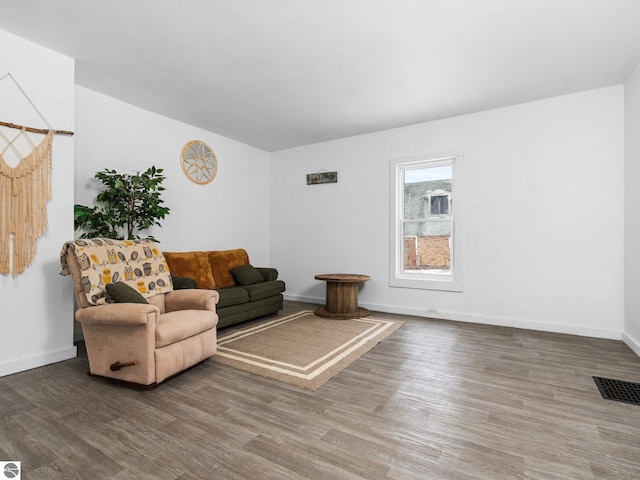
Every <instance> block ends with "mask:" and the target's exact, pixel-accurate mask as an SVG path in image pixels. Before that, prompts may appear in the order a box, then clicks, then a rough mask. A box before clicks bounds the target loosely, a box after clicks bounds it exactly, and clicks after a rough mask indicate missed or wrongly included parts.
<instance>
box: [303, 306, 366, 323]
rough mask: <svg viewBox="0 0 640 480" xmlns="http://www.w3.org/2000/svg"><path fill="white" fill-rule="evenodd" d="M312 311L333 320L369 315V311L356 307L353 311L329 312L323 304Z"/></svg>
mask: <svg viewBox="0 0 640 480" xmlns="http://www.w3.org/2000/svg"><path fill="white" fill-rule="evenodd" d="M314 313H315V314H316V315H317V316H319V317H323V318H333V319H334V320H349V319H351V318H362V317H368V316H369V315H371V312H370V311H369V310H367V309H366V308H362V307H358V309H357V310H356V311H355V312H330V311H329V310H327V308H326V307H325V306H324V305H323V306H321V307H318V308H316V309H315V311H314Z"/></svg>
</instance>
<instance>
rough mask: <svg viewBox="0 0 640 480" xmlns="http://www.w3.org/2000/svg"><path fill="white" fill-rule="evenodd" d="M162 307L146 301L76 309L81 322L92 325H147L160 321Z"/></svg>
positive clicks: (77, 317)
mask: <svg viewBox="0 0 640 480" xmlns="http://www.w3.org/2000/svg"><path fill="white" fill-rule="evenodd" d="M159 315H160V309H159V308H158V307H156V306H155V305H149V304H146V303H110V304H107V305H96V306H94V307H86V308H81V309H79V310H77V311H76V319H77V320H78V321H79V322H80V323H86V324H92V325H145V324H152V325H154V326H155V325H156V324H157V323H158V317H159Z"/></svg>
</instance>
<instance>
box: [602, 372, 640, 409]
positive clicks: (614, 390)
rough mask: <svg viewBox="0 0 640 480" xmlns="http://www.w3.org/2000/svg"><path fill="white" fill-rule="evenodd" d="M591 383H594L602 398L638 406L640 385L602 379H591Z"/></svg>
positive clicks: (639, 402)
mask: <svg viewBox="0 0 640 480" xmlns="http://www.w3.org/2000/svg"><path fill="white" fill-rule="evenodd" d="M593 381H594V382H596V386H597V387H598V390H600V394H601V395H602V398H605V399H607V400H615V401H617V402H624V403H632V404H634V405H640V383H633V382H625V381H624V380H614V379H612V378H602V377H593Z"/></svg>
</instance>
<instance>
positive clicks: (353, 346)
mask: <svg viewBox="0 0 640 480" xmlns="http://www.w3.org/2000/svg"><path fill="white" fill-rule="evenodd" d="M403 324H404V322H403V321H399V320H385V319H382V318H373V317H366V318H358V319H351V320H332V319H327V318H321V317H318V316H316V315H315V314H314V313H313V312H311V311H310V310H303V311H301V312H298V313H295V314H292V315H288V316H286V317H282V318H275V319H273V320H267V321H265V322H261V323H259V324H252V325H250V326H247V327H244V328H240V329H238V330H234V331H232V332H229V333H224V332H223V333H222V335H220V336H219V337H218V352H217V353H216V355H214V356H213V357H212V358H211V360H212V361H214V362H217V363H222V364H224V365H229V366H231V367H235V368H238V369H240V370H244V371H247V372H251V373H255V374H258V375H262V376H263V377H268V378H272V379H274V380H278V381H281V382H284V383H288V384H291V385H296V386H298V387H302V388H306V389H307V390H316V389H317V388H318V387H320V386H321V385H322V384H324V383H325V382H326V381H327V380H329V379H330V378H332V377H333V376H335V375H336V374H337V373H338V372H340V371H341V370H342V369H343V368H345V367H346V366H348V365H350V364H351V363H353V362H354V361H355V360H357V359H358V358H359V357H360V356H362V355H363V354H364V353H366V352H367V351H369V350H371V349H372V348H373V347H374V346H376V345H377V344H378V343H380V342H381V341H382V340H383V339H384V338H386V337H388V336H389V335H391V334H392V333H393V332H395V331H396V330H397V329H398V328H400V327H401V326H402V325H403Z"/></svg>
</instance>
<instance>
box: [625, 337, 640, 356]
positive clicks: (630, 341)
mask: <svg viewBox="0 0 640 480" xmlns="http://www.w3.org/2000/svg"><path fill="white" fill-rule="evenodd" d="M622 341H623V342H624V343H626V344H627V347H629V348H630V349H631V350H633V352H634V353H635V354H636V355H638V356H639V357H640V342H639V341H637V340H636V339H634V338H632V337H631V336H629V335H628V334H627V333H623V334H622Z"/></svg>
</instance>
